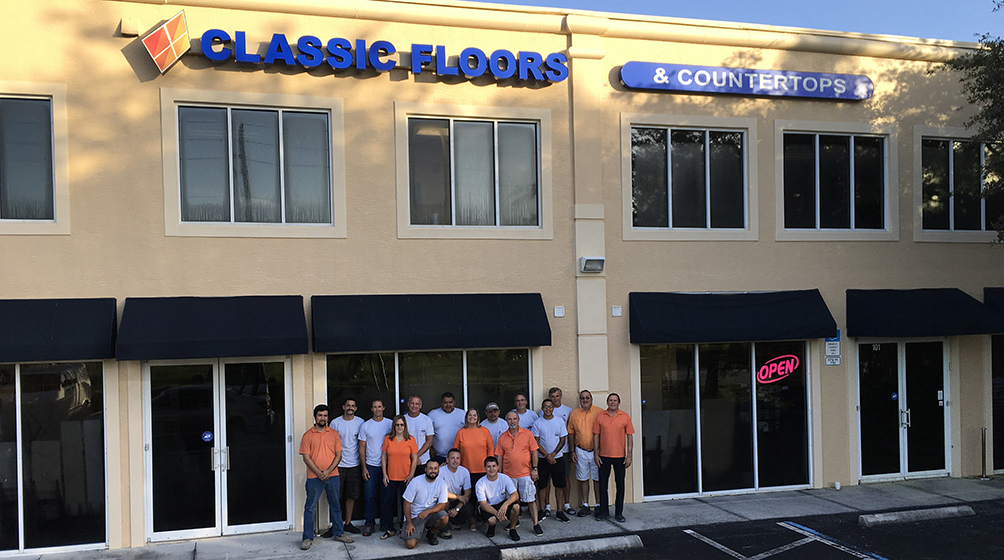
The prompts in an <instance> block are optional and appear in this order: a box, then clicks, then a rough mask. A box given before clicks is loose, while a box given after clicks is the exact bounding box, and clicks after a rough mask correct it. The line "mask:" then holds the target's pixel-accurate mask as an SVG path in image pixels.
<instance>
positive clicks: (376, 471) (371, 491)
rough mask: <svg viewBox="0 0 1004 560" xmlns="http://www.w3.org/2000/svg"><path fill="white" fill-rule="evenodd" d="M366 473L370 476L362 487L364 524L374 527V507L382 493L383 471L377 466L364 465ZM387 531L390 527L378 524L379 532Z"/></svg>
mask: <svg viewBox="0 0 1004 560" xmlns="http://www.w3.org/2000/svg"><path fill="white" fill-rule="evenodd" d="M366 472H368V473H369V475H370V478H369V480H367V481H365V483H364V485H363V491H364V496H365V498H366V524H367V525H376V505H377V502H378V501H379V500H380V495H381V494H382V493H383V492H384V488H383V470H382V469H381V468H380V467H379V466H376V467H373V466H370V465H366ZM389 529H390V527H384V526H383V523H381V524H380V530H381V531H387V530H389Z"/></svg>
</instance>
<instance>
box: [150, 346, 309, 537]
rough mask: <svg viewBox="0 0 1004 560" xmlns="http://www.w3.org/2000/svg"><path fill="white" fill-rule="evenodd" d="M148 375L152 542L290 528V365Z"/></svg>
mask: <svg viewBox="0 0 1004 560" xmlns="http://www.w3.org/2000/svg"><path fill="white" fill-rule="evenodd" d="M144 373H145V377H144V381H145V383H144V392H145V397H146V408H147V418H148V421H147V444H146V456H147V487H148V488H149V489H150V491H149V493H148V500H147V502H148V506H147V510H148V515H147V534H148V536H149V538H150V540H151V541H159V540H172V539H184V538H197V537H207V536H217V535H221V534H233V533H245V532H256V531H268V530H278V529H288V528H290V527H292V525H293V523H292V502H291V497H292V489H291V487H290V482H289V480H290V477H289V476H288V474H289V472H290V470H291V467H292V465H291V460H292V459H291V457H292V443H291V437H290V434H289V433H288V428H287V426H288V425H289V422H288V419H287V415H286V409H287V400H286V393H287V391H286V387H287V385H288V377H289V366H288V360H287V361H271V362H261V361H222V360H204V361H199V362H185V363H177V362H175V363H169V364H152V365H149V366H148V367H147V368H146V370H145V372H144Z"/></svg>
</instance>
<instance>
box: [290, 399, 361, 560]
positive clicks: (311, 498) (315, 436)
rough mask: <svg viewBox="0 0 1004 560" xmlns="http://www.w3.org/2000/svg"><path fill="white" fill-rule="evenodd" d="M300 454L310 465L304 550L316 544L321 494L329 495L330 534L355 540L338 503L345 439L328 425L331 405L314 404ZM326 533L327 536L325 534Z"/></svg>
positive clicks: (343, 538) (348, 541) (347, 539)
mask: <svg viewBox="0 0 1004 560" xmlns="http://www.w3.org/2000/svg"><path fill="white" fill-rule="evenodd" d="M300 456H301V457H303V462H304V464H306V465H307V483H306V489H307V503H306V504H305V505H304V508H303V541H302V542H301V543H300V549H301V550H307V549H309V548H310V545H312V544H314V515H315V513H316V512H317V502H318V500H320V499H321V494H327V496H328V509H329V513H330V515H331V523H332V526H331V536H332V538H334V539H335V540H336V541H341V542H344V543H350V542H353V540H352V537H350V536H348V535H346V534H345V529H344V528H343V525H342V509H341V507H339V505H338V490H339V480H338V461H339V460H341V458H342V440H341V438H340V437H339V436H338V432H337V431H336V430H333V429H331V427H330V426H328V407H327V405H323V404H319V405H317V406H315V407H314V425H313V426H312V427H311V428H310V429H309V430H307V431H306V432H305V433H304V434H303V437H302V438H300ZM325 536H326V535H325Z"/></svg>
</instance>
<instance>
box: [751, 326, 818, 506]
mask: <svg viewBox="0 0 1004 560" xmlns="http://www.w3.org/2000/svg"><path fill="white" fill-rule="evenodd" d="M755 366H756V371H757V383H756V386H757V387H756V417H757V461H758V463H757V464H758V465H759V471H758V472H759V476H760V487H761V488H763V487H769V486H788V485H793V484H808V483H809V432H808V417H807V414H806V397H805V343H804V342H801V341H799V342H758V343H756V360H755Z"/></svg>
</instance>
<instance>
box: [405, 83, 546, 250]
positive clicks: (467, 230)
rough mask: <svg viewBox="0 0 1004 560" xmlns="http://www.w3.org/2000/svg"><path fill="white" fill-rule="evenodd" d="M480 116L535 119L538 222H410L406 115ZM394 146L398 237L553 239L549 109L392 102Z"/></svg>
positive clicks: (452, 117) (486, 117) (502, 118)
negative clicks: (441, 223)
mask: <svg viewBox="0 0 1004 560" xmlns="http://www.w3.org/2000/svg"><path fill="white" fill-rule="evenodd" d="M409 117H441V118H450V119H456V118H465V117H466V118H480V119H497V120H507V119H517V120H524V121H535V122H536V124H537V130H538V138H539V142H540V145H539V154H538V155H539V158H540V190H539V192H538V195H539V197H540V206H539V208H540V224H539V225H538V226H537V227H533V226H421V225H412V224H411V201H410V196H411V189H410V184H409V169H410V166H409V162H408V118H409ZM394 148H395V159H396V161H395V163H396V165H397V237H398V238H399V239H435V238H439V239H553V238H554V226H553V221H552V213H553V209H552V193H551V111H550V109H527V108H514V107H478V106H474V105H442V104H428V103H406V102H401V101H396V102H394Z"/></svg>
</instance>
